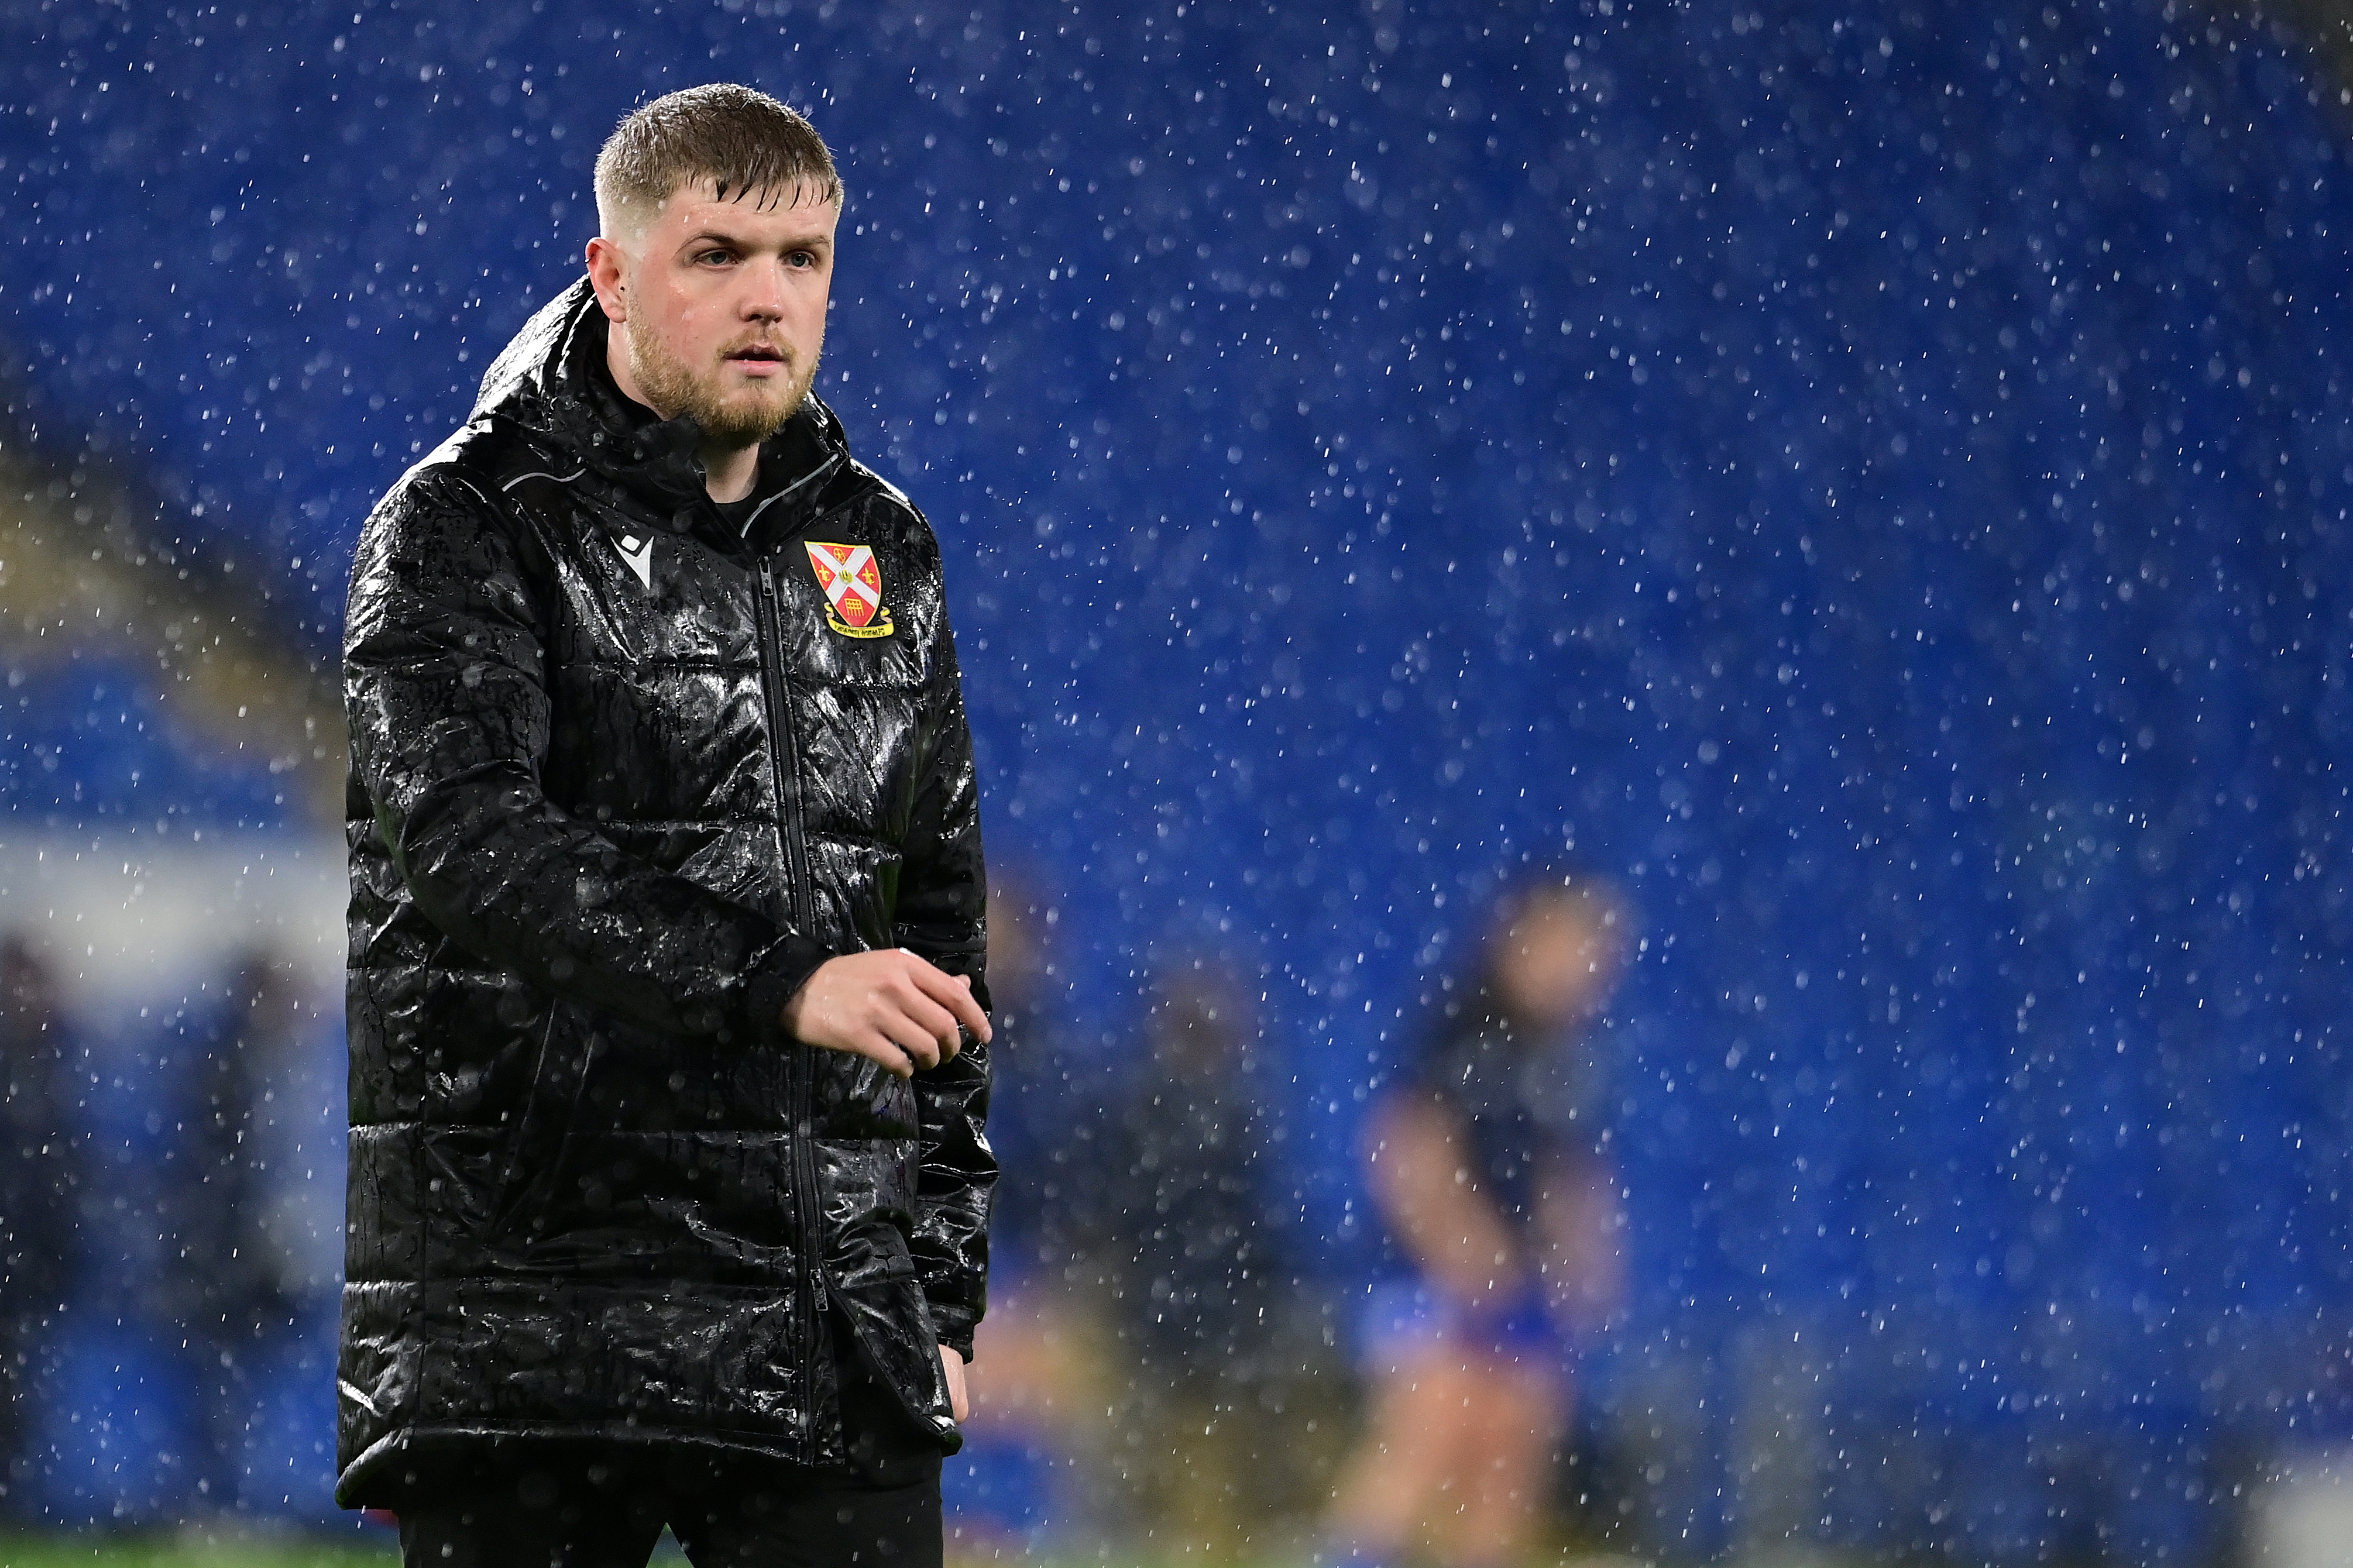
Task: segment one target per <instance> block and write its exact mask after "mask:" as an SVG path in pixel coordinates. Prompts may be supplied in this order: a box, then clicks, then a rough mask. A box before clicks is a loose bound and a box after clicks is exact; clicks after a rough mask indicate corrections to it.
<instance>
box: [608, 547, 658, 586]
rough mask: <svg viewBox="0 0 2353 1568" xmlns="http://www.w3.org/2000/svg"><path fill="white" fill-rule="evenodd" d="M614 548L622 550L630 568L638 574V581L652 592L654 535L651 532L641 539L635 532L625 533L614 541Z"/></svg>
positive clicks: (622, 557) (623, 558) (623, 557)
mask: <svg viewBox="0 0 2353 1568" xmlns="http://www.w3.org/2000/svg"><path fill="white" fill-rule="evenodd" d="M613 548H614V549H616V550H618V551H619V552H621V559H622V560H623V561H625V562H627V563H628V567H629V570H630V571H632V572H635V573H636V574H638V582H640V583H642V584H645V585H646V589H647V591H648V592H649V593H650V592H652V590H653V585H654V542H653V536H652V535H650V534H649V535H647V536H646V537H645V538H643V539H640V538H638V536H637V535H636V534H634V533H625V534H623V535H621V537H620V538H618V539H617V540H615V541H614V542H613Z"/></svg>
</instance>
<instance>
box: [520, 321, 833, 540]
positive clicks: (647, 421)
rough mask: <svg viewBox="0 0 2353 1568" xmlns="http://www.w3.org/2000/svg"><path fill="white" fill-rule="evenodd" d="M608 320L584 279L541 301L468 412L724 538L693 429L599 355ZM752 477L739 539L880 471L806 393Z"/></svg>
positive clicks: (783, 523)
mask: <svg viewBox="0 0 2353 1568" xmlns="http://www.w3.org/2000/svg"><path fill="white" fill-rule="evenodd" d="M606 330H607V321H606V319H605V312H604V310H603V309H602V308H601V307H599V306H598V305H597V303H596V290H595V289H592V288H591V287H590V286H589V283H588V280H587V279H586V278H583V279H579V280H578V281H576V282H575V283H574V284H573V285H572V286H571V287H570V288H568V289H565V291H564V292H563V293H561V294H558V295H557V296H556V297H555V298H554V299H553V300H549V301H548V302H547V303H546V304H545V305H543V306H542V307H541V308H540V310H539V311H538V313H537V314H535V315H533V317H532V319H531V320H530V321H527V322H525V323H524V324H523V328H522V331H519V332H517V333H516V334H515V336H514V339H513V341H512V342H509V343H508V344H507V346H506V348H505V349H504V350H502V351H501V353H500V354H499V356H498V358H497V359H495V360H493V361H492V362H491V367H490V369H489V370H488V371H486V372H484V373H483V375H482V390H481V393H480V396H479V397H477V398H476V400H475V404H474V414H475V417H477V418H483V417H489V418H492V419H500V420H508V421H512V422H513V423H515V424H517V425H520V426H523V427H524V428H525V429H526V430H528V431H529V432H531V433H532V434H533V436H534V437H537V438H538V439H539V440H540V441H541V442H543V443H544V444H547V445H549V446H551V447H554V448H556V450H555V452H554V454H552V455H554V456H555V457H557V458H559V460H561V459H564V458H569V459H571V460H572V461H573V462H574V463H576V465H577V466H578V467H579V468H582V469H583V470H585V472H584V474H583V478H584V479H587V478H590V477H593V478H594V479H596V481H597V485H598V488H600V489H606V490H607V491H608V492H609V494H608V497H607V499H608V500H613V501H616V502H620V503H622V504H624V505H625V506H627V508H628V510H630V511H631V512H633V513H637V514H639V515H641V516H644V517H646V518H647V519H648V520H649V521H652V522H654V523H655V524H657V525H659V526H661V527H664V528H667V529H669V530H670V531H672V532H675V533H690V532H698V531H699V532H703V533H705V534H707V535H710V536H711V537H712V542H714V543H717V544H720V545H721V546H722V547H723V548H741V547H742V546H743V544H744V542H745V541H742V540H737V539H733V538H723V537H721V536H722V535H723V534H725V533H726V532H727V530H725V529H723V527H722V525H721V523H720V521H719V513H718V510H717V509H716V508H715V507H714V506H712V501H711V493H710V491H709V489H707V488H706V479H707V476H706V475H705V473H704V470H703V467H702V458H700V457H698V456H697V455H696V447H698V446H699V445H700V444H701V442H702V427H701V426H699V425H697V424H696V423H695V421H694V420H693V419H692V418H691V417H690V416H684V415H681V416H679V417H678V418H676V419H663V418H661V417H660V416H658V415H656V414H655V413H654V412H653V410H651V409H649V408H647V407H646V406H644V405H642V404H639V403H638V402H636V401H634V400H633V399H631V398H629V397H627V396H625V395H623V394H622V392H621V390H620V388H619V387H618V386H617V385H616V384H614V382H613V375H612V372H611V371H610V370H609V369H607V365H606V363H605V352H606ZM760 471H761V483H762V486H763V489H764V490H765V491H766V492H767V493H768V494H769V495H770V498H771V500H770V502H769V504H767V505H765V506H764V507H763V508H762V509H761V510H760V512H759V523H758V526H757V528H756V529H755V531H754V537H753V539H752V540H751V541H749V542H751V543H753V544H754V545H757V546H765V545H766V544H768V543H771V542H775V541H776V540H780V539H785V538H788V537H790V536H791V535H792V534H793V533H796V532H797V531H799V530H800V529H801V528H803V527H805V526H806V525H807V523H808V522H809V521H811V520H813V519H814V518H815V517H816V516H817V515H818V513H819V512H820V511H825V510H831V509H832V508H833V507H835V506H838V505H839V504H841V503H842V502H843V501H846V500H850V499H851V498H852V497H853V496H855V495H857V494H858V493H860V491H862V490H865V489H872V488H874V487H875V486H876V485H877V484H878V483H879V481H878V480H877V479H875V478H874V476H873V475H872V474H871V473H870V472H869V471H868V470H867V469H866V468H864V467H863V466H862V465H860V464H859V463H857V462H855V461H853V460H852V459H851V458H850V456H849V442H848V440H847V438H846V437H845V436H844V434H843V431H842V428H841V421H840V420H839V419H838V418H836V417H835V416H834V412H833V410H832V409H830V408H828V407H827V406H826V405H825V402H824V400H823V399H821V398H819V397H818V395H816V394H815V393H814V392H812V393H810V394H809V395H808V396H807V399H805V400H804V401H803V402H802V404H801V406H800V410H799V412H797V413H796V414H795V415H794V416H792V418H790V419H788V420H786V422H785V426H784V427H783V428H782V429H780V430H778V431H777V432H776V434H775V435H774V436H772V437H769V438H768V439H767V441H766V442H765V443H764V444H763V445H762V447H761V448H760Z"/></svg>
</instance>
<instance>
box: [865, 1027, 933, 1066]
mask: <svg viewBox="0 0 2353 1568" xmlns="http://www.w3.org/2000/svg"><path fill="white" fill-rule="evenodd" d="M878 1026H879V1027H880V1028H881V1031H882V1033H883V1034H884V1035H886V1036H887V1037H889V1038H890V1040H891V1042H892V1044H893V1045H895V1046H897V1047H899V1048H900V1049H901V1050H902V1051H904V1052H905V1053H906V1054H907V1058H908V1059H909V1060H910V1061H912V1062H913V1063H914V1064H915V1067H916V1069H917V1070H918V1071H920V1070H922V1069H923V1068H935V1067H937V1066H939V1065H940V1043H939V1041H937V1040H935V1039H934V1038H933V1037H931V1036H930V1035H928V1034H926V1033H924V1031H923V1026H922V1025H920V1024H918V1023H916V1022H915V1020H914V1019H913V1018H910V1017H908V1016H906V1015H905V1014H904V1013H898V1014H894V1015H892V1016H889V1017H885V1018H882V1019H880V1020H878Z"/></svg>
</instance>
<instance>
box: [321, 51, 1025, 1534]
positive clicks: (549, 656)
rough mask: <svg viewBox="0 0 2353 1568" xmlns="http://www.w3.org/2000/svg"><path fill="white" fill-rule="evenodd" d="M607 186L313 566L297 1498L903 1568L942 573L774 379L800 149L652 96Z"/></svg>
mask: <svg viewBox="0 0 2353 1568" xmlns="http://www.w3.org/2000/svg"><path fill="white" fill-rule="evenodd" d="M596 201H597V214H598V220H599V226H600V228H601V231H602V232H601V233H600V234H599V236H598V237H596V239H594V240H592V241H590V243H589V245H588V251H587V262H588V276H587V277H586V279H582V280H581V281H579V282H577V283H575V284H574V285H573V286H572V287H571V288H570V289H566V290H565V292H564V293H563V294H561V295H560V296H558V297H557V298H556V299H555V300H554V301H552V302H551V303H550V304H549V305H547V306H546V307H545V308H544V309H543V310H541V311H540V312H539V314H538V315H537V316H535V317H534V318H533V320H532V321H530V323H529V324H528V325H526V326H525V327H524V328H523V330H522V333H521V334H520V335H519V336H517V337H516V339H515V340H514V342H512V343H511V344H509V345H508V347H507V349H506V351H505V352H504V353H501V355H500V356H499V358H498V360H497V361H496V363H493V364H492V365H491V369H490V371H489V373H488V374H486V375H485V377H484V378H483V384H482V392H481V397H480V403H479V405H477V409H476V413H475V416H474V418H473V419H472V421H471V422H470V423H469V424H468V425H467V426H466V427H465V428H464V429H462V430H461V431H459V433H458V434H457V435H456V436H454V437H451V438H450V440H449V441H448V442H447V443H446V444H444V445H443V446H442V447H440V448H439V449H438V451H436V452H434V453H432V454H431V455H430V456H428V457H427V458H426V459H425V460H424V461H423V462H422V463H420V464H419V465H418V466H417V468H414V469H412V470H411V471H410V472H409V473H408V474H407V475H406V476H405V477H404V478H403V479H401V481H400V482H399V483H398V484H397V485H396V486H395V487H394V488H393V489H392V491H391V493H390V494H389V495H387V496H386V497H385V500H384V501H383V503H382V504H381V505H380V506H379V507H378V508H377V509H376V510H375V514H374V515H373V516H372V517H371V518H370V519H369V521H368V524H367V527H366V529H365V531H364V533H363V535H362V537H361V542H360V547H359V552H358V558H357V561H356V563H354V566H353V581H352V595H351V609H350V618H349V629H348V632H347V635H346V641H345V655H344V668H345V676H344V680H345V693H346V703H347V707H348V709H349V713H350V720H351V731H352V783H351V789H350V795H349V811H350V830H349V837H350V846H351V866H352V909H351V934H352V960H351V991H350V1004H349V1007H350V1030H351V1056H352V1124H353V1125H352V1150H351V1172H352V1174H351V1224H350V1233H351V1234H350V1256H349V1263H348V1268H347V1270H346V1273H347V1281H348V1282H347V1284H346V1286H345V1291H346V1295H345V1302H344V1310H343V1325H344V1328H343V1357H342V1364H341V1368H340V1377H339V1384H340V1388H341V1392H342V1402H341V1452H340V1464H341V1467H342V1479H341V1484H340V1486H339V1488H338V1496H339V1498H340V1500H342V1501H343V1503H344V1504H345V1505H346V1506H350V1507H358V1506H370V1507H382V1508H389V1509H391V1510H394V1511H396V1513H397V1514H398V1515H399V1518H400V1524H401V1536H402V1546H403V1551H404V1553H405V1555H406V1561H407V1562H408V1563H412V1564H417V1563H433V1564H437V1565H440V1568H463V1565H465V1564H469V1563H482V1564H501V1565H508V1564H515V1565H521V1564H533V1565H536V1564H550V1565H554V1564H562V1565H565V1568H579V1565H581V1564H591V1563H593V1564H600V1565H601V1564H607V1563H627V1564H630V1565H632V1568H636V1565H640V1564H643V1563H645V1562H646V1560H647V1557H648V1555H649V1552H651V1550H652V1547H653V1545H654V1543H655V1542H656V1540H657V1538H658V1536H659V1531H660V1530H661V1528H662V1526H663V1525H664V1523H668V1524H669V1525H670V1528H671V1530H672V1531H673V1532H674V1533H675V1534H676V1535H677V1536H678V1537H679V1539H680V1541H681V1543H682V1544H683V1545H684V1546H685V1547H686V1549H687V1552H688V1553H689V1555H690V1556H691V1558H692V1559H693V1561H694V1562H695V1563H698V1564H704V1563H718V1562H726V1563H849V1562H857V1563H894V1564H895V1563H932V1564H936V1563H938V1562H939V1561H940V1556H941V1541H940V1523H939V1507H940V1503H939V1469H940V1458H941V1457H942V1456H943V1455H944V1454H946V1453H950V1452H953V1451H954V1450H955V1447H956V1446H957V1443H958V1441H959V1439H958V1436H957V1431H956V1426H955V1422H956V1421H957V1420H959V1419H961V1418H962V1417H963V1416H964V1414H965V1399H964V1393H963V1367H964V1360H965V1356H966V1355H968V1354H969V1351H970V1347H971V1343H972V1333H973V1327H974V1325H975V1324H976V1322H977V1321H979V1318H980V1315H981V1311H982V1309H983V1305H984V1271H985V1268H986V1263H987V1212H988V1200H989V1192H990V1187H991V1185H992V1184H993V1182H994V1180H995V1176H996V1164H995V1161H994V1159H993V1157H992V1156H991V1154H990V1152H989V1149H988V1145H987V1141H986V1139H985V1138H984V1137H983V1135H982V1123H983V1118H984V1116H985V1113H986V1110H987V1083H988V1072H987V1054H986V1045H987V1040H988V1037H989V1025H988V1020H987V1016H986V1013H985V1011H984V1009H985V1008H986V1007H987V992H986V989H985V986H984V984H983V983H982V956H983V945H984V943H983V935H984V929H985V921H984V913H983V911H984V904H985V889H984V881H983V876H982V868H981V854H980V839H979V833H978V825H977V813H976V797H975V781H974V775H973V767H972V752H971V741H970V737H969V735H968V733H967V731H966V729H965V718H964V707H963V699H962V696H961V692H960V689H959V685H958V680H957V674H956V663H955V649H954V647H953V646H952V644H951V642H950V639H949V635H948V626H947V620H946V616H945V613H944V606H943V593H942V586H941V579H940V556H939V549H938V546H937V544H936V543H935V542H934V539H933V536H932V533H931V531H930V529H929V527H928V526H927V525H926V524H925V522H924V521H923V517H922V515H921V514H920V513H919V512H917V511H916V510H915V509H914V507H913V505H912V504H911V503H910V502H909V501H908V500H907V499H906V498H905V497H904V496H902V495H901V494H900V493H899V492H898V491H897V490H895V489H892V488H891V487H890V486H889V485H887V484H885V483H883V482H882V481H881V479H877V478H876V477H875V476H874V475H873V474H872V473H871V471H869V470H868V469H866V468H862V467H860V465H859V464H858V463H856V462H855V461H853V460H852V459H851V458H850V457H849V452H848V450H847V448H846V447H845V445H844V441H843V435H842V429H841V426H840V424H839V421H838V420H836V419H835V417H834V416H833V413H832V411H831V410H830V409H828V408H827V407H826V405H824V404H823V403H822V402H820V401H819V400H818V399H817V398H816V397H815V396H814V395H812V393H811V391H810V388H811V385H812V384H813V382H814V379H815V377H816V374H817V365H818V349H819V347H820V344H821V342H822V340H823V336H824V329H825V317H826V305H827V299H828V289H829V287H830V284H831V279H832V274H833V262H834V240H835V229H836V226H837V223H838V221H839V217H840V213H841V203H842V188H841V183H840V181H839V178H838V177H837V175H836V174H835V173H834V168H833V163H832V159H831V157H830V155H829V154H828V153H827V151H826V148H825V144H824V143H823V142H822V141H820V140H819V139H818V135H817V133H816V132H814V131H813V130H812V129H811V128H810V127H809V126H808V124H807V121H804V120H802V119H801V118H800V117H799V116H798V115H797V114H795V113H793V112H792V111H791V110H787V109H786V108H785V107H784V106H783V105H782V104H779V103H777V102H776V101H775V100H772V99H769V98H767V97H765V96H764V95H762V94H760V93H756V92H753V91H750V90H748V89H743V88H737V87H727V86H712V87H702V88H695V89H689V90H687V91H684V92H679V93H673V94H671V95H670V96H669V97H667V98H663V99H660V100H656V101H655V102H652V103H649V104H648V105H646V106H645V107H644V108H642V109H640V110H638V111H637V112H635V113H633V114H631V115H630V116H629V117H628V119H626V120H624V121H622V122H621V124H620V126H619V128H618V129H617V131H616V132H614V134H613V136H612V139H611V140H610V141H609V142H607V144H606V146H605V149H604V151H603V153H602V154H601V155H600V156H599V157H598V159H597V163H596Z"/></svg>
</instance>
